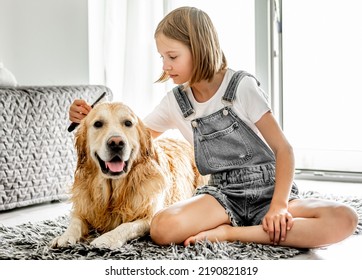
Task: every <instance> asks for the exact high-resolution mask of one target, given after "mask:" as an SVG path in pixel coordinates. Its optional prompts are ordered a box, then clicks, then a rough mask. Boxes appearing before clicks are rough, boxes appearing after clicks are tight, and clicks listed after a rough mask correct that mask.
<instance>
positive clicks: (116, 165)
mask: <svg viewBox="0 0 362 280" xmlns="http://www.w3.org/2000/svg"><path fill="white" fill-rule="evenodd" d="M124 147H125V143H124V141H123V140H122V137H119V136H114V137H110V138H109V140H108V141H107V149H108V152H109V154H110V155H111V156H110V158H111V160H109V161H104V160H103V159H101V158H100V156H99V155H98V154H97V153H96V157H97V159H98V162H99V165H100V167H101V169H102V172H103V173H104V174H106V175H110V176H118V175H121V174H122V173H125V172H127V161H123V159H122V153H123V149H124Z"/></svg>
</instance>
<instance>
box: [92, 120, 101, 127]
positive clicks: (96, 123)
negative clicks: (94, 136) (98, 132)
mask: <svg viewBox="0 0 362 280" xmlns="http://www.w3.org/2000/svg"><path fill="white" fill-rule="evenodd" d="M102 126H103V122H101V121H96V122H95V123H94V127H96V128H100V127H102Z"/></svg>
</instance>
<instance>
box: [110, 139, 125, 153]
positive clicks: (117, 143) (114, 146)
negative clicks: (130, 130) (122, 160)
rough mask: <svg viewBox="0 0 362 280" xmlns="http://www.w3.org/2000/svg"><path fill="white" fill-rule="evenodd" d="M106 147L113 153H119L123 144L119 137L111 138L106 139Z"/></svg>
mask: <svg viewBox="0 0 362 280" xmlns="http://www.w3.org/2000/svg"><path fill="white" fill-rule="evenodd" d="M107 146H108V147H109V148H110V149H111V150H112V151H114V152H119V151H121V150H122V149H123V147H124V142H123V140H122V137H120V136H113V137H111V138H109V139H108V142H107Z"/></svg>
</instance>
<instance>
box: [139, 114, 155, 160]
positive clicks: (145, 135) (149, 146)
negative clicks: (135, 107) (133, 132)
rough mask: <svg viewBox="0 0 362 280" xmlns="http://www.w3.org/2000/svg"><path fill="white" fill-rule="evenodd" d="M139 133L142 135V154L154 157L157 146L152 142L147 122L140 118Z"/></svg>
mask: <svg viewBox="0 0 362 280" xmlns="http://www.w3.org/2000/svg"><path fill="white" fill-rule="evenodd" d="M137 129H138V135H139V137H140V145H141V156H142V157H154V156H155V148H154V146H153V142H152V136H151V132H150V130H149V129H148V128H147V127H146V126H145V124H144V123H143V122H142V121H141V119H140V118H138V126H137Z"/></svg>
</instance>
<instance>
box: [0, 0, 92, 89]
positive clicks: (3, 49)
mask: <svg viewBox="0 0 362 280" xmlns="http://www.w3.org/2000/svg"><path fill="white" fill-rule="evenodd" d="M0 62H3V63H4V66H5V67H6V68H8V69H9V70H10V71H11V72H12V73H13V74H14V75H15V77H16V79H17V81H18V84H19V85H72V84H88V82H89V67H88V6H87V0H0Z"/></svg>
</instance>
